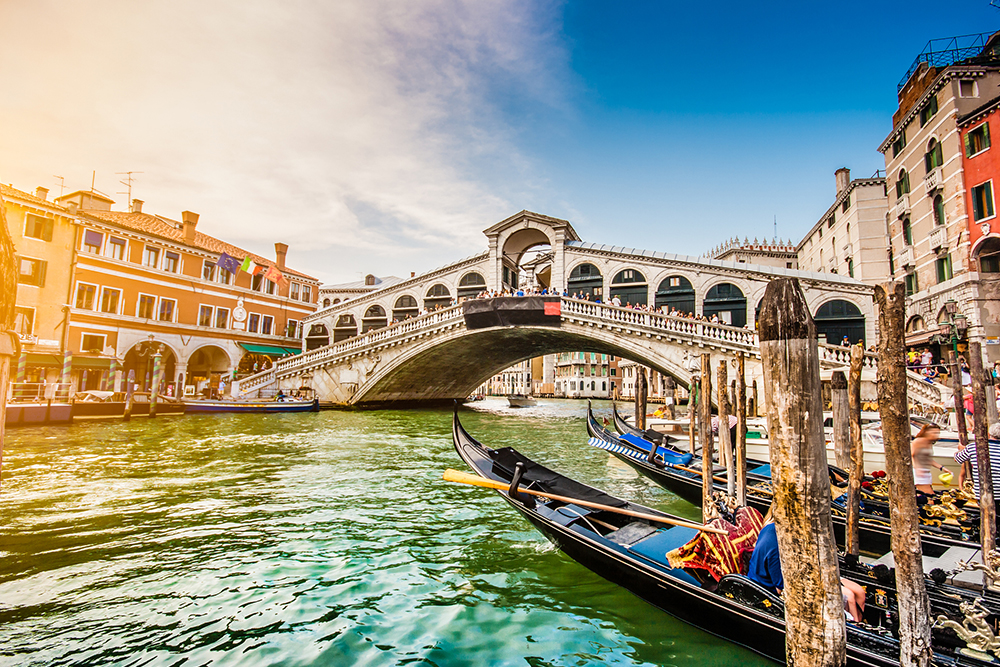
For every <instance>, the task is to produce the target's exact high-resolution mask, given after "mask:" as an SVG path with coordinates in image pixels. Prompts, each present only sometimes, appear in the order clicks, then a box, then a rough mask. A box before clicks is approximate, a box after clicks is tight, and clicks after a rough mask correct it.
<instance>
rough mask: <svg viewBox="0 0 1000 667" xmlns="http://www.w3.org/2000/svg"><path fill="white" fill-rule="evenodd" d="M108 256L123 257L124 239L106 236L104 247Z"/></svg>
mask: <svg viewBox="0 0 1000 667" xmlns="http://www.w3.org/2000/svg"><path fill="white" fill-rule="evenodd" d="M105 250H106V251H107V255H108V257H110V258H111V259H121V260H124V259H125V239H120V238H118V237H117V236H109V237H108V245H107V247H106V248H105Z"/></svg>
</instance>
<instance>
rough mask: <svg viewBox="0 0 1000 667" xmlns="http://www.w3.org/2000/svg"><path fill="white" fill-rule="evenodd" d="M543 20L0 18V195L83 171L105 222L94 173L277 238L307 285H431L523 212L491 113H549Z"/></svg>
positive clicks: (550, 65) (523, 164) (339, 10)
mask: <svg viewBox="0 0 1000 667" xmlns="http://www.w3.org/2000/svg"><path fill="white" fill-rule="evenodd" d="M557 10H558V7H555V6H550V5H540V4H538V3H532V2H529V1H528V0H523V2H513V3H506V4H501V3H482V2H475V1H474V0H470V1H468V2H462V1H461V0H425V1H415V0H407V1H406V2H395V1H392V0H384V1H373V0H355V1H349V2H344V1H341V2H337V3H328V2H320V1H318V0H317V1H315V2H277V1H276V2H271V3H262V2H250V3H247V2H236V1H230V2H208V3H206V2H193V1H176V0H170V1H163V2H143V3H136V2H132V1H110V0H94V1H88V2H62V1H55V0H54V1H51V2H44V1H40V0H32V1H31V2H21V3H4V5H3V8H2V9H0V22H2V23H3V24H4V25H5V39H4V40H2V41H0V81H3V82H4V88H3V95H2V96H0V125H2V126H3V127H4V128H5V131H4V132H2V133H0V179H3V180H5V181H7V182H12V183H13V184H14V185H15V187H21V188H22V189H26V190H31V189H33V188H34V186H35V185H48V186H51V185H52V182H53V178H52V175H53V174H59V175H61V176H65V177H66V179H67V185H68V187H70V188H73V189H77V188H86V187H89V184H90V177H91V170H93V169H96V170H97V187H98V189H102V190H104V191H105V192H107V193H108V194H111V195H112V196H113V197H115V198H116V199H117V200H118V201H119V202H121V205H119V206H118V207H117V208H124V205H125V198H126V197H125V196H124V195H117V194H116V193H117V192H119V191H122V190H124V188H123V187H122V186H120V185H119V184H118V183H117V180H118V179H119V178H121V177H119V176H115V175H114V172H120V171H125V170H128V169H131V170H134V171H141V172H143V173H142V174H140V175H138V177H137V179H138V180H137V185H136V187H135V190H134V191H133V196H135V197H138V198H141V199H144V200H146V201H147V202H148V203H147V205H146V208H145V209H144V210H147V211H151V212H155V213H161V214H164V215H169V216H172V217H177V216H178V215H179V213H180V211H181V210H184V209H191V210H195V211H198V212H199V213H201V216H202V217H201V220H202V222H201V225H202V228H203V230H204V231H206V232H207V233H211V234H214V235H217V236H220V237H222V238H225V239H226V240H229V241H232V242H235V243H241V244H244V245H247V246H249V247H250V248H251V249H254V250H257V251H258V252H263V253H265V254H267V253H268V252H269V246H270V244H271V243H273V242H274V241H278V240H282V241H286V242H288V243H289V244H291V246H292V248H291V252H290V264H292V265H293V266H296V267H297V268H301V269H303V270H307V271H311V272H313V273H315V274H317V275H318V276H319V277H321V278H324V279H330V280H336V281H340V280H352V279H354V278H355V277H356V276H357V274H358V273H359V272H360V273H367V272H373V273H377V274H381V275H385V274H389V273H396V274H400V275H401V274H403V273H405V272H406V271H409V270H417V271H421V270H425V269H429V268H433V267H434V266H437V265H440V264H443V263H445V262H447V261H449V260H451V259H456V258H458V257H462V256H466V255H469V254H471V253H473V252H477V251H479V250H481V249H483V248H484V247H485V239H484V238H483V237H482V236H481V234H480V232H481V230H482V229H485V228H486V227H488V226H489V225H491V224H493V223H495V222H497V221H498V220H500V219H502V218H503V217H506V216H507V215H509V214H511V213H514V212H515V211H516V210H518V209H520V208H521V206H520V205H518V202H517V201H516V199H517V198H518V197H517V196H516V195H517V193H518V191H519V188H523V189H527V188H528V187H529V186H527V185H525V186H521V185H519V184H518V183H519V182H520V180H521V179H523V181H524V182H530V181H531V180H532V175H531V169H532V163H531V160H530V158H528V157H526V156H525V155H524V154H523V153H522V152H521V151H519V150H518V147H517V136H516V134H517V127H516V125H515V124H512V123H511V122H510V121H509V120H508V119H507V118H506V116H505V112H504V108H505V106H507V105H509V104H510V103H511V100H512V99H515V100H516V103H517V105H535V106H543V107H547V108H560V107H562V106H563V105H564V102H563V100H562V92H561V91H562V90H563V86H562V85H561V83H560V82H561V81H562V80H563V79H564V78H565V74H566V71H567V70H568V66H567V65H566V58H567V56H566V54H565V53H564V52H563V50H562V47H561V45H560V43H559V39H558V35H557V34H556V32H555V30H554V27H553V26H555V25H556V23H557ZM511 177H512V178H511ZM511 181H513V182H514V183H515V184H514V185H509V182H511ZM501 182H504V183H505V184H504V185H498V183H501ZM511 193H512V194H513V195H514V199H515V201H513V202H512V201H508V199H507V197H509V196H510V195H511ZM327 258H332V259H327Z"/></svg>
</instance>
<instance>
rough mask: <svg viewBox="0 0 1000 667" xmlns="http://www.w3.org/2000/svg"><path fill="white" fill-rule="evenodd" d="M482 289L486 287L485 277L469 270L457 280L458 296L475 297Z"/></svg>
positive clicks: (460, 297)
mask: <svg viewBox="0 0 1000 667" xmlns="http://www.w3.org/2000/svg"><path fill="white" fill-rule="evenodd" d="M484 289H486V279H485V278H483V276H482V275H481V274H479V273H476V272H475V271H470V272H469V273H466V274H465V275H464V276H462V279H461V280H459V281H458V298H459V299H471V298H475V297H476V296H478V295H479V293H480V292H482V291H483V290H484Z"/></svg>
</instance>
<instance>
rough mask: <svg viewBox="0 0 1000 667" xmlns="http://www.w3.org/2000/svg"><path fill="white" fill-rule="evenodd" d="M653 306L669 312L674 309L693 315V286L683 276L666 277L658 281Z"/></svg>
mask: <svg viewBox="0 0 1000 667" xmlns="http://www.w3.org/2000/svg"><path fill="white" fill-rule="evenodd" d="M653 305H655V306H656V307H657V308H664V307H665V308H666V309H667V310H668V311H670V310H671V309H673V308H676V309H677V310H678V312H681V313H688V314H689V315H693V314H694V312H695V298H694V286H693V285H692V284H691V281H690V280H688V279H687V278H685V277H684V276H668V277H667V278H664V279H663V280H662V281H660V285H659V287H657V288H656V296H655V300H654V301H653Z"/></svg>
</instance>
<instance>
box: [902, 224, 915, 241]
mask: <svg viewBox="0 0 1000 667" xmlns="http://www.w3.org/2000/svg"><path fill="white" fill-rule="evenodd" d="M903 243H905V244H906V245H913V229H912V228H911V227H910V219H909V218H906V219H905V220H903Z"/></svg>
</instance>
